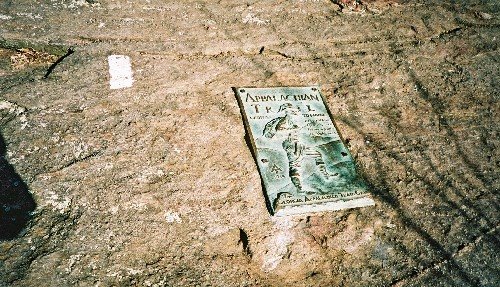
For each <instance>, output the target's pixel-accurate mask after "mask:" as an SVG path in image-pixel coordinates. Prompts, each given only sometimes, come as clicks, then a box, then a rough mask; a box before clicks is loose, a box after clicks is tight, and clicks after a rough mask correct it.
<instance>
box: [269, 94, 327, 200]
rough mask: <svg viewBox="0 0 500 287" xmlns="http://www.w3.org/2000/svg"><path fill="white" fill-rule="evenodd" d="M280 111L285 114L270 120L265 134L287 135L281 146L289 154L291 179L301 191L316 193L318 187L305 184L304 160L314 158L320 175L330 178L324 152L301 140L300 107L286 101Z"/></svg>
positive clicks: (270, 135)
mask: <svg viewBox="0 0 500 287" xmlns="http://www.w3.org/2000/svg"><path fill="white" fill-rule="evenodd" d="M279 112H284V113H285V115H284V116H283V117H277V118H275V119H272V120H271V121H269V122H268V123H267V124H266V125H265V127H264V130H263V135H264V136H265V137H266V138H273V137H274V136H275V135H276V134H284V135H287V136H286V138H285V139H284V140H283V142H282V143H281V146H282V148H283V150H284V151H285V152H286V155H287V159H288V175H289V177H290V180H291V182H292V183H293V185H294V186H295V187H296V188H297V191H298V192H299V193H303V192H305V193H315V192H316V189H314V188H311V187H309V186H306V185H305V184H304V170H303V162H304V160H305V158H306V157H309V158H312V159H313V160H314V162H315V165H316V167H317V169H318V171H319V172H318V173H319V175H320V176H321V177H323V178H324V179H325V180H328V179H329V178H330V177H331V175H330V174H329V173H328V171H327V170H326V166H325V162H324V160H323V157H322V154H321V153H320V152H319V151H318V150H316V149H314V148H311V147H307V146H306V144H304V143H303V142H302V141H301V139H300V135H299V131H300V128H301V127H300V126H299V125H298V123H300V122H302V114H301V112H300V109H299V108H298V107H296V106H294V105H292V104H291V103H286V104H283V105H281V106H280V107H279V110H278V113H279Z"/></svg>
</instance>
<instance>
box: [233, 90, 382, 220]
mask: <svg viewBox="0 0 500 287" xmlns="http://www.w3.org/2000/svg"><path fill="white" fill-rule="evenodd" d="M234 90H235V93H236V96H237V98H238V102H239V105H240V108H241V110H242V114H243V120H244V122H245V128H246V130H247V133H248V135H249V140H250V142H251V144H252V149H253V155H254V157H255V160H256V162H257V165H258V167H259V172H260V176H261V178H262V181H263V183H264V189H265V195H266V197H267V204H268V208H269V209H270V211H271V213H272V214H274V215H289V214H298V213H307V212H316V211H327V210H339V209H345V208H354V207H361V206H369V205H374V204H375V203H374V201H373V199H371V197H370V195H369V193H368V191H367V188H366V185H365V183H364V182H363V181H362V179H361V178H360V177H359V176H358V175H357V173H356V168H355V164H354V161H353V159H352V157H351V154H350V153H349V151H348V150H347V148H346V147H345V145H344V143H343V142H342V139H341V137H340V136H339V133H338V131H337V129H336V127H335V125H334V123H333V120H332V118H331V117H330V114H329V112H328V109H327V108H326V106H325V103H324V101H323V97H322V96H321V93H320V91H319V88H318V87H280V88H234Z"/></svg>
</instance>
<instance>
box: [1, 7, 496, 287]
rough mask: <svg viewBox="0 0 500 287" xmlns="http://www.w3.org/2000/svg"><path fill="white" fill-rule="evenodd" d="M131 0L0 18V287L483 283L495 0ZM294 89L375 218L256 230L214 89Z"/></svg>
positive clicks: (228, 94)
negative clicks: (320, 121)
mask: <svg viewBox="0 0 500 287" xmlns="http://www.w3.org/2000/svg"><path fill="white" fill-rule="evenodd" d="M136 2H138V3H135V2H133V1H132V2H131V1H107V0H102V1H83V0H82V1H76V0H71V1H70V0H68V1H63V0H61V1H42V3H41V4H37V5H36V6H35V5H33V3H32V1H16V3H13V2H12V1H3V2H2V3H0V23H1V25H0V31H1V35H2V37H3V38H2V39H1V41H0V45H1V47H2V49H1V50H0V75H1V77H0V91H1V93H0V132H1V133H2V136H3V139H4V140H3V141H4V142H5V146H6V148H5V152H4V151H3V150H2V152H1V153H0V168H1V169H0V170H1V171H2V173H3V174H2V175H0V183H1V186H2V190H0V196H2V199H0V203H1V204H2V205H1V206H0V208H1V212H2V213H1V214H0V218H2V221H1V224H2V225H0V228H1V230H0V232H2V236H3V237H2V238H4V239H3V240H2V241H1V242H0V286H72V285H76V286H478V285H481V286H495V285H496V284H497V282H498V281H499V280H500V278H499V276H498V267H497V266H498V263H499V262H500V260H499V257H498V254H499V252H498V251H499V248H498V246H499V244H498V236H499V233H498V218H499V214H498V195H497V191H498V189H499V180H498V165H499V161H498V158H499V154H498V148H497V145H498V131H499V128H498V124H497V123H498V122H499V119H498V97H499V94H500V93H499V90H498V81H499V76H500V75H499V69H498V59H499V54H498V50H497V48H498V44H497V43H498V39H497V37H498V29H499V28H498V27H499V22H498V19H499V18H498V17H499V14H498V11H499V8H500V5H499V4H498V3H497V2H496V1H491V2H488V3H483V1H472V3H471V2H470V1H466V2H465V1H464V2H463V3H459V2H457V1H454V2H453V3H447V2H444V3H443V2H442V1H436V2H435V3H427V2H426V3H425V5H424V3H416V2H413V1H412V2H411V3H409V1H332V2H329V1H290V2H288V1H287V2H283V3H268V2H249V3H245V4H238V3H235V2H233V1H221V2H219V3H212V2H211V1H207V2H206V3H205V2H182V1H181V2H179V1H172V2H166V1H155V0H151V1H145V2H142V1H141V2H140V3H139V1H136ZM337 2H338V3H337ZM354 2H355V3H354ZM336 3H337V4H336ZM353 5H354V6H356V7H358V6H359V7H360V8H359V7H358V8H359V9H358V8H356V7H354V6H353ZM351 6H352V7H354V8H352V9H351V8H349V7H351ZM69 48H72V49H73V50H74V52H73V53H72V54H67V55H66V57H64V58H61V57H63V56H64V55H65V54H66V53H67V51H68V49H69ZM112 54H118V55H127V56H129V57H130V59H131V62H132V70H133V73H134V74H133V76H134V83H133V86H132V87H131V88H126V89H113V90H112V89H110V87H109V74H108V62H107V56H109V55H112ZM57 59H59V60H58V62H57V65H53V66H50V65H51V64H53V63H55V61H56V60H57ZM49 67H50V68H49ZM48 71H49V72H48ZM311 84H321V85H322V92H323V94H324V95H325V97H326V99H327V104H328V105H329V108H330V110H331V111H332V112H333V114H334V117H335V119H336V123H337V125H338V126H339V129H340V131H341V133H342V135H343V137H344V138H345V140H346V141H347V142H348V145H349V148H350V150H351V152H352V154H353V155H354V157H355V158H356V161H357V163H358V164H359V169H360V171H361V173H362V174H363V175H364V177H365V178H366V180H367V182H369V183H370V185H371V189H372V192H373V196H374V199H375V201H376V206H375V207H369V208H363V209H355V210H345V211H339V212H330V213H322V214H311V215H304V216H294V217H284V218H272V217H270V216H269V214H268V212H267V210H266V207H265V202H264V198H263V194H262V187H261V181H260V178H259V174H258V172H257V168H256V166H255V164H254V161H253V159H252V156H251V153H250V150H249V148H248V146H247V145H246V143H245V139H244V133H245V132H244V128H243V123H242V120H241V115H240V111H239V108H238V105H237V101H236V99H235V97H234V95H233V92H232V90H231V87H232V86H282V85H294V86H297V85H300V86H305V85H311ZM1 148H2V145H1V144H0V149H1ZM7 169H8V170H9V175H7V172H5V170H7ZM13 179H17V182H18V185H19V186H20V188H17V189H16V188H14V187H12V185H11V184H14V182H15V180H13ZM4 183H5V184H4ZM7 193H9V194H10V195H9V196H10V198H11V199H12V200H10V201H7V200H4V198H5V197H4V195H6V194H7ZM12 194H18V196H13V195H12ZM35 204H36V208H35ZM14 207H16V208H18V210H19V211H22V212H21V213H19V214H21V215H22V216H21V217H17V218H18V220H12V219H13V218H14V216H12V213H10V215H9V213H7V211H8V210H12V208H14ZM31 211H32V212H31ZM23 216H24V217H23ZM28 216H29V218H28ZM4 218H7V219H8V220H10V221H4ZM5 222H7V223H5ZM12 222H14V223H12ZM12 224H14V225H15V226H14V227H15V228H17V229H16V230H15V231H14V232H13V233H16V234H9V236H6V235H5V234H6V233H4V232H6V231H5V230H6V229H4V227H5V226H10V227H12V226H13V225H12ZM20 229H22V231H20Z"/></svg>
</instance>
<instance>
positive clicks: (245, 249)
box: [238, 228, 252, 257]
mask: <svg viewBox="0 0 500 287" xmlns="http://www.w3.org/2000/svg"><path fill="white" fill-rule="evenodd" d="M239 243H241V245H242V247H243V253H245V255H247V256H249V257H252V252H251V251H250V247H249V245H248V235H247V233H246V232H245V230H243V229H242V228H240V240H239V241H238V244H239Z"/></svg>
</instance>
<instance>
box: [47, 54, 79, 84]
mask: <svg viewBox="0 0 500 287" xmlns="http://www.w3.org/2000/svg"><path fill="white" fill-rule="evenodd" d="M74 52H75V51H74V50H73V49H72V48H69V49H68V51H67V52H66V54H64V55H62V56H61V57H59V59H57V61H55V62H54V63H53V64H52V65H50V67H49V68H48V69H47V72H46V73H45V76H43V78H44V79H47V78H48V77H49V75H50V74H51V73H52V71H54V69H55V68H56V67H57V65H59V64H60V63H61V62H62V61H63V60H64V59H65V58H66V57H68V56H70V55H71V54H73V53H74Z"/></svg>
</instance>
